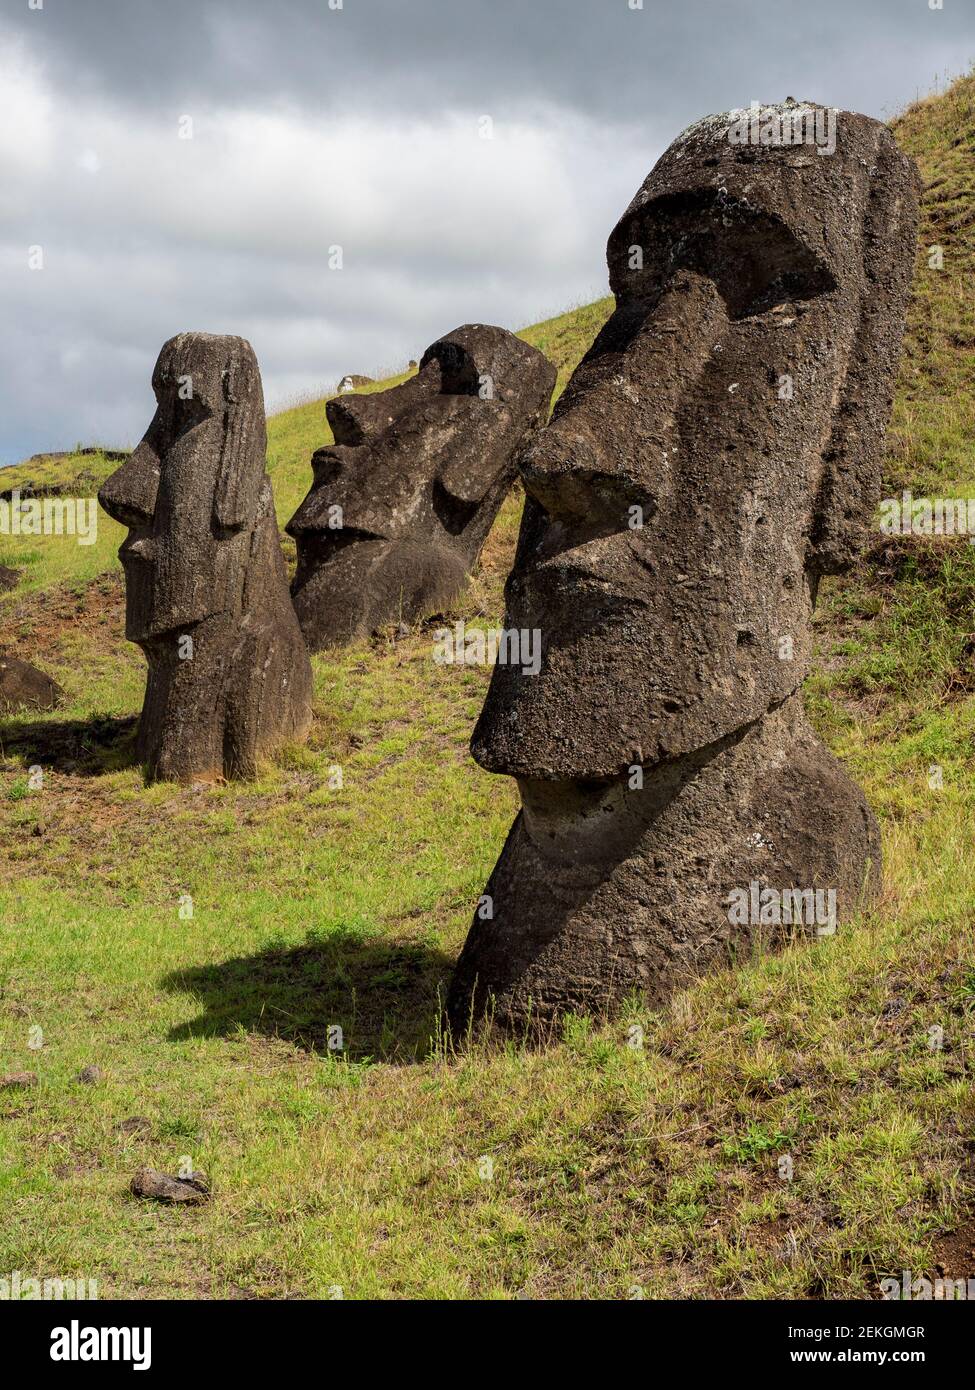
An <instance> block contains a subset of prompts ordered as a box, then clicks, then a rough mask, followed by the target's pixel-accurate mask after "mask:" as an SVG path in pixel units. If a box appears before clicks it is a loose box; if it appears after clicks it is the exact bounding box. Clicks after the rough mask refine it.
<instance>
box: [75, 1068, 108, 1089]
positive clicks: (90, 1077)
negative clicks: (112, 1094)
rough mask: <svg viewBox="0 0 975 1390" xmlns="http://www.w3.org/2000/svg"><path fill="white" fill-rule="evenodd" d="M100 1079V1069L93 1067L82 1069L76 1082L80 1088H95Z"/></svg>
mask: <svg viewBox="0 0 975 1390" xmlns="http://www.w3.org/2000/svg"><path fill="white" fill-rule="evenodd" d="M101 1079H102V1069H101V1067H96V1066H94V1065H92V1066H88V1067H82V1069H81V1071H80V1072H79V1073H78V1080H79V1081H80V1082H81V1084H82V1086H97V1085H98V1083H99V1081H101Z"/></svg>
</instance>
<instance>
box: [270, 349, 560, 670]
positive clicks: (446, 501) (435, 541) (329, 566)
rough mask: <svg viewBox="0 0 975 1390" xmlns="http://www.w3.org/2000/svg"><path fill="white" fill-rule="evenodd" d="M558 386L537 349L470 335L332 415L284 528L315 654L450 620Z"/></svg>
mask: <svg viewBox="0 0 975 1390" xmlns="http://www.w3.org/2000/svg"><path fill="white" fill-rule="evenodd" d="M554 385H555V368H554V367H553V366H552V365H551V363H550V362H549V361H548V360H547V359H546V358H545V357H544V356H543V355H542V354H541V353H540V352H538V351H537V350H536V349H535V348H532V347H529V346H528V344H527V343H524V342H522V341H521V339H520V338H516V337H515V336H514V334H512V333H506V332H505V331H504V329H501V328H491V327H489V326H487V325H483V324H468V325H466V326H465V327H463V328H458V329H456V330H455V332H453V333H448V334H447V335H446V337H444V338H440V339H439V340H438V341H437V342H435V343H434V344H433V345H432V346H431V347H429V348H427V350H426V352H425V353H424V354H423V359H422V361H421V362H420V370H419V372H418V373H417V375H416V376H414V377H411V378H410V380H409V381H406V382H404V383H403V384H402V385H401V386H394V387H392V388H391V389H390V390H388V391H378V392H374V393H373V394H371V395H365V396H356V395H350V396H336V397H334V398H333V399H332V400H330V401H329V402H328V404H327V406H326V414H327V416H328V421H329V424H330V425H331V427H332V433H333V434H334V436H335V443H334V444H333V445H329V446H328V447H327V448H324V449H319V450H318V452H317V453H316V454H315V455H314V457H313V459H312V468H313V471H314V478H315V480H314V483H313V485H312V488H311V491H310V492H309V494H308V496H307V497H306V498H305V500H304V502H303V503H302V504H301V506H300V507H299V508H298V511H297V512H296V513H295V515H294V516H293V517H292V518H291V521H290V522H289V523H288V526H287V527H286V530H287V532H288V534H289V535H291V536H293V537H294V539H295V541H296V543H297V550H298V565H297V570H296V573H295V578H294V583H293V584H292V594H293V597H294V603H295V608H296V611H297V613H298V620H299V622H300V623H301V630H302V632H303V633H304V634H305V638H306V640H307V642H308V645H309V646H310V647H311V648H312V650H313V651H316V650H319V649H320V648H322V647H326V646H331V645H334V644H336V643H342V642H349V641H352V640H353V639H354V638H357V637H368V636H369V635H370V634H371V633H372V632H374V631H375V630H376V629H377V628H380V627H383V626H384V625H385V624H387V623H391V622H397V621H403V622H406V623H411V622H414V621H415V620H416V619H417V618H421V617H424V616H426V615H428V614H430V613H433V612H437V611H438V610H440V609H446V608H448V607H449V605H450V604H451V603H452V602H453V600H454V599H455V598H456V597H457V595H458V593H459V592H460V590H461V588H462V587H463V585H464V583H465V582H466V579H467V576H468V574H469V573H470V569H471V566H472V565H473V564H474V561H475V560H476V559H477V556H478V554H479V553H480V550H481V546H482V545H483V544H484V540H485V538H486V536H487V533H488V531H489V530H490V528H491V523H492V522H493V521H494V518H495V516H496V515H497V512H498V508H499V507H500V506H501V503H502V502H503V501H504V499H505V497H506V495H507V493H508V490H509V488H510V487H511V484H512V482H513V481H514V477H515V471H516V457H517V454H518V451H519V450H520V449H521V448H522V447H523V446H524V444H525V442H526V440H527V439H528V438H529V437H530V436H531V434H532V433H533V432H534V431H535V429H536V428H537V427H538V426H539V425H540V424H542V423H543V421H544V420H545V417H546V415H547V413H548V406H549V401H550V400H551V395H552V389H553V387H554Z"/></svg>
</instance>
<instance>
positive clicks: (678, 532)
mask: <svg viewBox="0 0 975 1390" xmlns="http://www.w3.org/2000/svg"><path fill="white" fill-rule="evenodd" d="M779 114H780V116H782V117H784V116H785V115H786V111H785V109H783V108H780V109H779ZM788 114H789V117H790V120H791V119H792V118H793V117H794V115H795V112H794V111H793V110H792V109H791V108H789V113H788ZM833 114H834V116H835V132H836V149H835V153H831V154H828V155H827V154H825V153H824V152H823V151H822V150H820V151H818V152H817V151H816V150H814V149H812V148H811V147H810V146H808V145H802V144H794V145H790V144H779V145H770V144H769V145H761V144H758V145H751V144H741V143H734V142H733V141H732V139H731V138H730V136H731V132H732V127H733V124H734V122H735V119H736V115H738V116H740V113H735V114H728V115H725V116H720V117H709V118H706V119H705V120H703V121H699V122H698V123H697V124H696V125H694V126H692V127H691V128H690V129H689V130H688V131H686V132H685V133H684V134H683V135H682V136H680V137H679V138H678V140H676V141H675V143H674V144H673V145H672V146H671V147H670V148H669V149H668V150H667V151H666V152H665V153H664V155H663V156H662V158H661V159H660V161H659V162H658V163H657V165H656V166H655V168H654V169H653V171H652V172H651V173H650V175H649V177H648V178H647V179H646V181H645V183H644V184H643V186H642V188H640V190H639V191H638V193H637V195H636V197H635V198H634V199H633V201H632V203H631V204H630V206H629V208H628V209H627V210H626V212H625V213H624V214H623V217H622V219H621V220H620V222H619V224H618V226H617V227H616V229H615V230H614V232H613V233H612V235H611V236H610V239H609V245H608V261H609V267H610V285H611V288H612V290H613V292H614V294H615V296H616V309H615V311H614V313H613V315H612V316H611V318H610V319H609V320H608V322H607V323H606V325H605V326H604V328H603V329H602V330H601V332H600V333H599V335H598V337H597V338H596V341H595V342H594V344H593V346H592V348H591V349H590V350H589V352H588V353H587V355H586V357H585V358H584V359H583V361H582V362H581V363H580V365H579V367H578V368H577V370H576V371H575V373H574V374H573V376H572V379H571V381H570V382H569V384H568V386H567V387H566V390H565V392H564V394H563V395H562V397H561V398H560V400H559V402H558V405H557V406H556V409H555V412H554V414H553V417H552V420H551V423H550V424H549V425H548V426H547V428H545V429H544V430H542V432H541V433H540V434H539V435H538V436H537V438H536V439H535V441H534V442H533V444H532V445H531V447H530V448H529V449H527V450H526V451H525V452H524V454H523V456H522V459H521V465H520V467H521V475H522V480H523V482H524V486H525V492H526V504H525V511H524V517H523V521H522V528H521V535H520V538H519V544H518V550H517V555H516V559H515V566H514V570H513V572H512V575H511V577H510V579H509V580H508V587H507V615H506V619H505V626H506V628H508V629H509V630H510V629H519V630H527V631H529V632H533V631H534V632H538V633H540V634H541V642H542V647H541V652H542V654H541V664H540V669H539V670H538V673H537V674H534V673H533V672H532V671H531V670H530V668H529V669H528V670H526V669H525V668H523V667H521V666H519V665H517V664H513V663H507V664H503V663H501V662H500V661H499V662H498V664H497V665H496V666H495V668H494V671H493V675H492V680H491V685H490V689H489V692H488V696H487V700H486V703H485V706H484V709H483V711H482V713H481V717H480V720H479V721H478V724H477V728H476V729H475V731H474V735H473V739H472V745H471V746H472V752H473V755H474V758H475V759H476V761H477V762H478V763H480V764H481V766H482V767H484V768H486V769H487V770H488V771H491V772H496V773H503V774H505V775H507V776H510V777H515V778H517V779H518V785H519V791H520V793H521V800H522V810H521V814H520V815H519V816H518V818H517V820H516V821H515V823H514V825H513V827H512V829H511V832H510V834H509V837H508V841H507V843H506V845H505V847H504V850H503V851H502V854H501V858H500V859H499V861H498V864H497V866H496V867H495V870H494V873H493V874H492V876H491V879H490V882H489V883H488V885H487V888H486V889H485V895H484V897H483V898H482V899H481V903H480V905H479V907H478V911H477V914H476V916H475V919H474V922H473V925H472V928H471V931H470V934H469V936H468V939H467V942H466V944H465V946H464V950H463V952H462V954H461V957H460V961H459V963H458V967H457V971H456V974H455V976H454V980H453V982H452V986H451V990H450V996H449V1001H448V1012H449V1014H450V1017H451V1019H452V1022H453V1024H454V1026H455V1028H457V1029H459V1030H461V1031H462V1030H463V1028H464V1027H465V1026H466V1022H467V1020H468V1018H469V1017H470V1016H471V1015H472V1013H473V1015H474V1016H478V1015H480V1014H481V1013H482V1012H484V1011H486V1010H489V1011H490V1012H491V1013H492V1015H493V1017H494V1018H495V1019H496V1020H497V1021H498V1023H499V1024H501V1025H502V1027H506V1026H510V1027H511V1028H513V1029H516V1030H520V1029H523V1028H524V1027H525V1026H526V1025H529V1024H532V1025H534V1024H536V1023H537V1024H543V1023H545V1021H546V1020H549V1019H551V1018H553V1017H554V1016H556V1015H558V1014H559V1013H562V1012H564V1011H566V1010H573V1011H576V1012H587V1011H589V1012H595V1013H604V1012H609V1011H612V1010H614V1009H616V1008H618V1007H619V1006H620V1005H621V1004H622V1003H623V1001H624V1000H625V999H626V998H627V996H628V995H630V994H631V993H632V992H634V991H636V992H638V993H639V994H641V995H642V996H643V997H644V998H645V999H646V1000H648V1001H649V1002H650V1003H651V1004H657V1003H659V1002H661V1001H662V1000H663V999H665V998H666V997H667V995H668V994H669V993H670V992H671V991H672V990H673V989H674V988H675V987H676V986H678V985H679V984H682V983H684V982H685V981H686V980H688V979H689V978H692V977H694V976H696V975H699V974H701V973H702V972H703V971H705V970H706V969H709V968H711V967H713V966H716V965H721V964H725V963H727V962H728V961H729V960H735V959H737V960H742V959H748V958H749V956H750V954H751V953H752V952H753V951H754V950H756V949H760V948H762V947H764V946H766V945H774V944H777V943H779V942H781V941H782V940H783V939H787V938H789V937H790V936H791V935H793V934H795V933H796V932H808V933H810V934H812V933H813V932H815V933H816V934H819V935H827V934H829V933H830V931H831V930H835V926H836V922H837V921H839V922H841V923H842V921H843V919H844V918H845V917H846V916H847V915H849V914H850V913H852V912H853V911H855V910H856V908H857V907H858V905H859V904H860V903H861V901H862V900H863V899H864V898H869V897H870V896H871V895H872V894H873V893H874V892H875V891H876V890H877V888H878V887H879V883H880V837H879V832H878V827H877V823H876V820H875V819H874V817H873V815H872V813H871V811H870V809H869V807H868V806H867V802H866V799H865V797H864V795H863V793H862V791H861V790H860V788H859V787H858V786H857V785H856V784H855V783H854V782H853V781H852V780H851V778H850V777H849V775H848V774H847V772H846V770H845V769H844V768H843V766H842V765H841V764H840V763H839V762H838V761H837V759H836V758H834V757H833V756H832V754H830V753H829V752H828V751H827V750H826V748H825V747H824V746H823V744H822V743H821V742H820V740H819V738H818V737H817V736H816V735H815V734H814V732H813V731H812V729H811V727H810V725H809V724H808V722H807V720H806V717H805V714H804V712H803V708H802V701H801V695H800V688H801V685H802V682H803V678H804V677H805V675H806V673H807V671H808V669H809V664H810V654H811V648H812V635H811V626H810V620H811V617H812V610H813V604H814V602H815V597H816V591H817V586H818V584H819V581H820V578H821V576H823V575H826V574H836V573H839V572H841V571H843V570H844V569H846V568H848V567H849V566H850V565H851V564H852V563H853V562H854V561H855V559H856V557H857V555H858V553H859V552H860V551H861V550H862V548H863V546H864V543H865V541H866V539H867V537H868V532H869V527H870V525H871V521H872V516H873V511H874V507H875V505H876V503H877V501H878V500H879V491H880V476H881V474H880V470H881V462H882V457H883V440H884V432H885V429H886V425H887V420H888V417H889V413H890V406H891V400H892V394H893V383H894V376H895V370H896V366H897V359H898V355H899V351H900V340H901V334H902V330H903V322H904V312H905V305H906V301H907V295H908V290H909V285H910V278H911V271H912V264H913V257H914V247H915V234H916V228H917V202H918V176H917V171H916V169H915V167H914V165H913V162H912V161H911V160H910V159H908V158H907V157H906V156H905V155H904V154H902V153H901V152H900V151H899V150H898V148H897V145H896V143H895V141H894V139H893V137H892V135H891V134H890V132H889V131H888V130H887V128H886V127H885V126H883V125H881V124H880V123H878V122H877V121H873V120H869V119H867V118H866V117H864V116H859V115H855V114H853V113H850V112H842V111H841V112H838V113H833ZM767 888H771V889H772V890H773V899H774V898H775V895H776V894H778V895H779V900H780V901H781V899H782V898H783V897H785V895H789V896H788V902H787V903H784V904H783V907H788V910H789V912H791V911H792V904H793V902H794V901H795V900H794V899H793V898H792V896H791V892H790V890H792V889H795V890H796V892H797V893H802V894H807V893H808V894H809V895H810V897H813V898H814V894H815V890H819V891H820V894H821V899H820V901H821V904H822V908H820V906H818V905H817V906H815V909H814V910H815V912H816V914H817V915H816V917H815V920H814V921H812V922H811V921H810V916H811V915H812V911H813V908H812V905H811V904H809V903H808V902H801V903H800V906H799V911H800V914H801V913H805V914H806V915H805V916H804V917H802V916H800V920H799V924H798V925H796V924H795V922H794V919H793V918H791V917H790V916H787V915H786V913H785V911H780V913H779V917H778V920H777V919H776V915H775V902H774V901H773V902H772V903H771V908H768V907H767V904H766V903H763V904H762V908H761V911H760V912H759V911H756V908H755V905H754V904H755V898H756V897H758V896H759V895H760V894H761V893H763V891H764V890H765V889H767ZM828 893H832V894H833V895H834V897H833V902H834V904H835V909H834V915H833V917H832V922H830V921H829V916H828V907H827V902H828V899H827V896H826V895H827V894H828ZM821 911H822V913H823V915H820V913H821ZM787 924H788V925H787ZM821 927H822V930H820V928H821Z"/></svg>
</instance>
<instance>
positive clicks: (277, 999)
mask: <svg viewBox="0 0 975 1390" xmlns="http://www.w3.org/2000/svg"><path fill="white" fill-rule="evenodd" d="M453 967H454V961H453V959H452V958H451V957H450V956H448V955H445V954H444V952H442V951H438V950H431V949H430V948H428V947H426V946H422V945H417V944H414V943H396V942H377V941H368V940H366V941H363V940H362V938H360V937H353V936H352V935H351V934H347V933H337V934H336V935H334V936H328V937H322V938H321V939H320V940H316V941H313V942H309V943H308V944H306V945H304V946H295V947H281V948H272V949H270V950H267V951H262V952H260V953H258V954H257V955H252V956H236V957H234V958H232V959H230V960H225V961H222V962H220V963H219V964H215V965H199V966H193V967H190V968H188V969H183V970H177V971H173V972H172V973H171V974H169V975H166V976H164V977H163V979H162V980H161V981H160V983H161V985H162V987H163V989H166V990H168V991H170V992H172V993H181V994H184V993H185V994H191V995H194V996H195V997H196V999H197V1001H198V1002H199V1004H200V1006H201V1009H202V1012H201V1013H200V1015H199V1016H198V1017H197V1018H194V1019H191V1020H189V1022H187V1023H182V1024H179V1025H178V1026H177V1027H175V1028H173V1029H171V1031H170V1033H169V1041H170V1042H181V1041H184V1040H185V1039H187V1038H214V1037H230V1036H232V1035H234V1034H235V1033H238V1032H239V1031H240V1030H241V1029H243V1030H244V1032H247V1033H252V1034H259V1035H261V1036H263V1037H267V1038H274V1039H278V1040H281V1041H284V1042H287V1043H291V1044H293V1045H294V1046H295V1047H299V1048H302V1049H303V1050H304V1051H306V1052H316V1053H322V1054H331V1055H333V1056H335V1057H346V1058H349V1059H351V1060H353V1061H355V1060H361V1059H363V1058H366V1057H368V1058H373V1059H377V1060H381V1061H384V1062H395V1063H397V1064H400V1065H409V1064H412V1063H415V1062H421V1061H423V1060H424V1059H425V1058H426V1057H427V1056H429V1053H430V1049H431V1045H432V1043H433V1040H434V1038H435V1037H436V1035H437V1029H438V1019H439V1017H440V1014H441V1009H442V1002H443V999H444V997H445V995H446V990H447V984H448V982H449V979H450V974H451V971H452V970H453ZM336 1027H337V1028H340V1029H341V1038H340V1039H339V1038H338V1037H337V1035H336V1034H335V1032H334V1030H335V1028H336ZM338 1041H341V1049H339V1048H337V1047H336V1046H335V1044H336V1042H338Z"/></svg>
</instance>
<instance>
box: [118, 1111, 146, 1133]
mask: <svg viewBox="0 0 975 1390" xmlns="http://www.w3.org/2000/svg"><path fill="white" fill-rule="evenodd" d="M115 1128H116V1131H117V1132H118V1133H119V1134H150V1133H151V1132H152V1121H151V1120H150V1119H148V1118H147V1117H146V1116H145V1115H131V1116H130V1117H129V1118H128V1119H127V1120H119V1122H118V1124H117V1125H116V1126H115Z"/></svg>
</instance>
